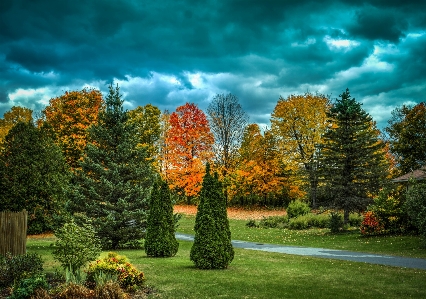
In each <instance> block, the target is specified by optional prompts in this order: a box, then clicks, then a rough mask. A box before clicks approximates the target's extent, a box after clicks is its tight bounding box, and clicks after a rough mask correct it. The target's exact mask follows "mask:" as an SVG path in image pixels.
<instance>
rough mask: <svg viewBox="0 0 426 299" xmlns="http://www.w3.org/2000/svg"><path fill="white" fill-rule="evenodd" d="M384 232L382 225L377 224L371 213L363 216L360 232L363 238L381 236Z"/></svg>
mask: <svg viewBox="0 0 426 299" xmlns="http://www.w3.org/2000/svg"><path fill="white" fill-rule="evenodd" d="M383 230H384V227H383V225H382V224H381V223H380V222H379V219H378V218H377V216H376V215H375V214H374V212H373V211H368V212H366V213H365V214H364V219H363V220H362V223H361V226H360V231H361V234H362V235H364V236H370V235H377V234H381V233H382V232H383Z"/></svg>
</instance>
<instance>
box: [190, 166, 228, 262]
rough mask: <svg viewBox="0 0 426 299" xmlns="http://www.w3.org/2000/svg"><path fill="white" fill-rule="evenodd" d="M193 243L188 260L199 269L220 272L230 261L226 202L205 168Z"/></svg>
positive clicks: (220, 189)
mask: <svg viewBox="0 0 426 299" xmlns="http://www.w3.org/2000/svg"><path fill="white" fill-rule="evenodd" d="M194 230H195V239H194V244H193V245H192V248H191V253H190V259H191V261H193V262H194V264H195V266H196V267H197V268H200V269H224V268H227V267H228V265H229V264H230V263H231V261H232V260H233V259H234V248H233V247H232V243H231V231H230V229H229V221H228V216H227V211H226V198H225V196H224V194H223V191H222V184H221V183H220V181H219V179H218V176H217V173H215V174H214V175H211V173H210V165H209V164H207V166H206V174H205V175H204V178H203V186H202V189H201V193H200V204H199V206H198V211H197V216H196V218H195V227H194Z"/></svg>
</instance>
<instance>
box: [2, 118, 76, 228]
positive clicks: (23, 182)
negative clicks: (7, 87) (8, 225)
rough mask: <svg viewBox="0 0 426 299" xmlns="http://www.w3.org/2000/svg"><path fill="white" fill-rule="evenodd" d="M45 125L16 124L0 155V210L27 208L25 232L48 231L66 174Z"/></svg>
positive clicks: (61, 197) (62, 194)
mask: <svg viewBox="0 0 426 299" xmlns="http://www.w3.org/2000/svg"><path fill="white" fill-rule="evenodd" d="M47 132H48V131H47V130H46V129H45V128H41V129H39V128H36V127H35V126H34V124H33V123H31V122H20V123H18V124H16V125H15V126H14V127H13V128H12V129H11V130H10V131H9V133H8V134H7V135H6V138H5V142H4V148H3V149H2V151H1V154H0V187H1V188H0V189H1V192H0V203H1V204H0V209H1V210H11V211H21V210H22V209H26V210H27V211H28V215H29V217H28V233H30V234H31V233H41V232H43V231H46V230H51V229H52V225H53V218H52V217H53V215H55V214H58V213H60V212H61V211H62V209H63V204H64V200H65V193H66V189H67V186H68V182H69V178H70V174H69V169H68V166H67V165H66V163H65V159H64V157H63V155H62V153H61V150H60V149H59V147H57V146H56V145H55V144H54V142H53V140H52V139H51V138H50V137H49V135H50V134H48V133H47Z"/></svg>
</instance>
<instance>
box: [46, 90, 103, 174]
mask: <svg viewBox="0 0 426 299" xmlns="http://www.w3.org/2000/svg"><path fill="white" fill-rule="evenodd" d="M102 108H103V99H102V94H101V92H100V91H99V90H95V89H86V88H85V89H83V90H81V91H70V92H68V91H67V92H65V94H64V95H62V96H60V97H56V98H52V99H51V100H50V101H49V106H47V107H46V108H45V109H44V110H43V111H42V113H43V115H44V121H45V122H46V123H47V124H49V125H50V126H51V127H52V129H53V131H54V133H55V135H56V143H57V144H58V145H59V147H60V148H61V149H62V152H63V153H64V156H65V158H66V161H67V163H68V165H70V166H71V168H73V169H74V168H76V167H78V161H79V160H80V158H81V157H82V155H83V151H84V149H85V147H86V145H87V142H88V134H89V133H88V131H87V129H88V128H89V127H90V126H91V125H93V124H96V123H97V121H98V113H99V111H100V110H102Z"/></svg>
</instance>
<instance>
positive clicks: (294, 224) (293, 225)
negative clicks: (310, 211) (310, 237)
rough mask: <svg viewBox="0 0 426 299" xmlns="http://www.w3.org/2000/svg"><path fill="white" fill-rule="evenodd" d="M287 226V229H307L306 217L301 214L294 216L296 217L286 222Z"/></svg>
mask: <svg viewBox="0 0 426 299" xmlns="http://www.w3.org/2000/svg"><path fill="white" fill-rule="evenodd" d="M288 228H289V229H296V230H301V229H307V228H308V218H307V217H304V216H303V215H302V216H299V217H296V218H291V219H290V221H289V223H288Z"/></svg>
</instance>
